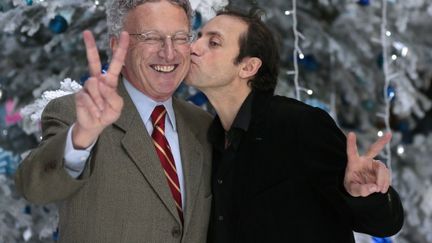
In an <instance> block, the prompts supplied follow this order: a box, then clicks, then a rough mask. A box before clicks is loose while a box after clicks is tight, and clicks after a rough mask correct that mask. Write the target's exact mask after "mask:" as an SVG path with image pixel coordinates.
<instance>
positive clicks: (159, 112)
mask: <svg viewBox="0 0 432 243" xmlns="http://www.w3.org/2000/svg"><path fill="white" fill-rule="evenodd" d="M165 115H166V110H165V107H164V106H163V105H158V106H156V107H155V109H154V110H153V112H152V114H151V120H152V123H153V133H152V138H153V143H154V145H155V147H156V152H157V154H158V156H159V159H160V161H161V164H162V167H163V169H164V172H165V176H166V178H167V180H168V185H169V187H170V190H171V193H172V195H173V197H174V200H175V204H176V207H177V211H178V213H179V216H180V219H181V221H182V222H183V209H182V200H181V192H180V186H179V180H178V176H177V170H176V166H175V163H174V158H173V155H172V153H171V148H170V146H169V144H168V141H167V139H166V137H165Z"/></svg>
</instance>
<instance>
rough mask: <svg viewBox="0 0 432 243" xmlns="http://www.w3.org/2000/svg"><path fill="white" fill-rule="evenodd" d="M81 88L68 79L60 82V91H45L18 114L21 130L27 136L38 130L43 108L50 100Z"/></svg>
mask: <svg viewBox="0 0 432 243" xmlns="http://www.w3.org/2000/svg"><path fill="white" fill-rule="evenodd" d="M81 88H82V86H81V85H80V84H79V83H77V82H76V81H74V80H71V79H70V78H66V79H65V80H63V81H61V82H60V89H58V90H54V91H45V92H44V93H43V94H42V96H41V97H40V98H38V99H36V100H35V101H34V102H33V103H32V104H29V105H26V106H25V107H24V108H22V109H21V111H20V113H21V115H22V117H23V129H24V131H25V132H26V133H27V134H31V133H35V132H38V131H39V130H40V120H41V115H42V112H43V110H44V108H45V106H46V105H47V104H48V103H49V102H50V101H51V100H52V99H55V98H58V97H61V96H64V95H68V94H72V93H76V92H78V91H79V90H80V89H81Z"/></svg>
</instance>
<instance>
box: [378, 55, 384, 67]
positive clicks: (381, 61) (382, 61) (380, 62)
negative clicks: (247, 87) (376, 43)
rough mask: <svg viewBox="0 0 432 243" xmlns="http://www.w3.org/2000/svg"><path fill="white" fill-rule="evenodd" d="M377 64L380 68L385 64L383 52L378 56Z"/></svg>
mask: <svg viewBox="0 0 432 243" xmlns="http://www.w3.org/2000/svg"><path fill="white" fill-rule="evenodd" d="M377 65H378V67H379V68H380V69H382V68H383V65H384V57H383V54H382V53H380V54H379V55H378V56H377Z"/></svg>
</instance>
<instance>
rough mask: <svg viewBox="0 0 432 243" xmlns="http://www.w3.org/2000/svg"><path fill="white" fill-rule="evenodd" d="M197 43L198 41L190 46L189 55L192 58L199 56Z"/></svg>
mask: <svg viewBox="0 0 432 243" xmlns="http://www.w3.org/2000/svg"><path fill="white" fill-rule="evenodd" d="M198 41H199V39H197V40H195V41H194V42H192V44H191V48H190V49H191V55H192V56H199V53H200V49H199V45H198Z"/></svg>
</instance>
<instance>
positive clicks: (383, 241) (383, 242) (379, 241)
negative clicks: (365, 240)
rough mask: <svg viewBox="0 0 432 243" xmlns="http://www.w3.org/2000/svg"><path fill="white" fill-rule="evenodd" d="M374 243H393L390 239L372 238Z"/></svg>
mask: <svg viewBox="0 0 432 243" xmlns="http://www.w3.org/2000/svg"><path fill="white" fill-rule="evenodd" d="M372 242H373V243H392V241H391V239H390V238H380V237H372Z"/></svg>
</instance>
